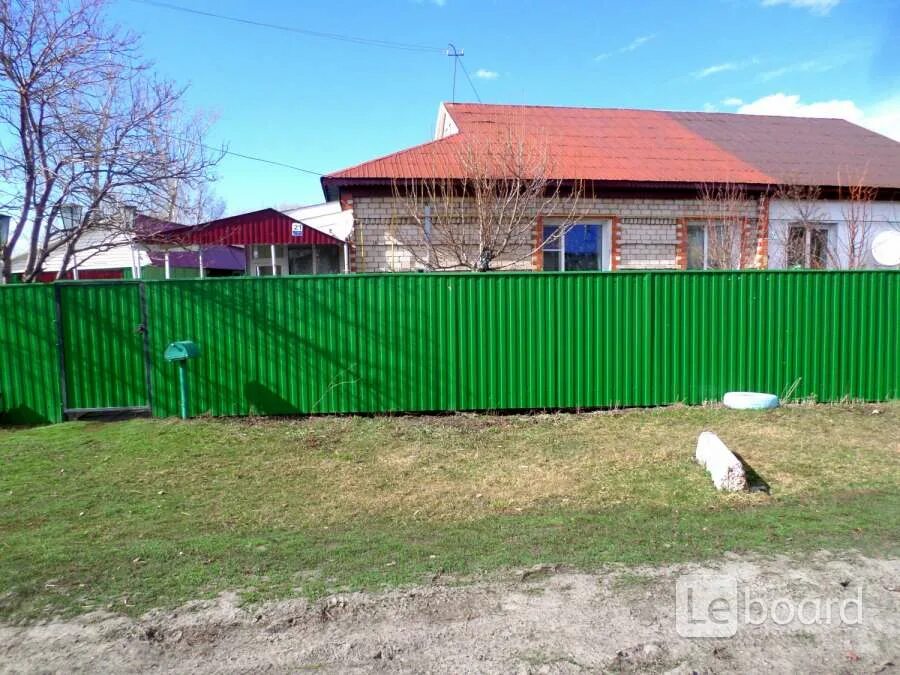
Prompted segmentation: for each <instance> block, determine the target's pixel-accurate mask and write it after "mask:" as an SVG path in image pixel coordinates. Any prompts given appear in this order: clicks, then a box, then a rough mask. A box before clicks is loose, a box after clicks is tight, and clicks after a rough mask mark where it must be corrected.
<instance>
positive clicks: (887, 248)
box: [872, 230, 900, 267]
mask: <svg viewBox="0 0 900 675" xmlns="http://www.w3.org/2000/svg"><path fill="white" fill-rule="evenodd" d="M872 257H873V258H875V262H877V263H878V264H879V265H884V266H885V267H894V266H896V265H900V232H894V231H891V230H888V231H887V232H881V233H879V234H878V236H876V237H875V239H873V240H872Z"/></svg>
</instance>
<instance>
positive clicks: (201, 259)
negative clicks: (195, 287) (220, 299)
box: [197, 247, 206, 279]
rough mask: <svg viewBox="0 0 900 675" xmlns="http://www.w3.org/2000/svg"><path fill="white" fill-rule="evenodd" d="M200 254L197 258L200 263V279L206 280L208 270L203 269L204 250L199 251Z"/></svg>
mask: <svg viewBox="0 0 900 675" xmlns="http://www.w3.org/2000/svg"><path fill="white" fill-rule="evenodd" d="M199 251H200V254H199V255H198V256H197V260H198V261H199V262H200V278H201V279H205V278H206V270H204V269H203V248H202V247H201V248H200V249H199Z"/></svg>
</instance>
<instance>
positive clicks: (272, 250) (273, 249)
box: [269, 244, 277, 277]
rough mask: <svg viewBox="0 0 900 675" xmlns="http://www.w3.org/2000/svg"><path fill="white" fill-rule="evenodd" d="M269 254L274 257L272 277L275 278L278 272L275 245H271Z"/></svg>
mask: <svg viewBox="0 0 900 675" xmlns="http://www.w3.org/2000/svg"><path fill="white" fill-rule="evenodd" d="M269 253H270V254H271V256H272V276H273V277H274V276H275V275H276V274H277V272H275V244H269Z"/></svg>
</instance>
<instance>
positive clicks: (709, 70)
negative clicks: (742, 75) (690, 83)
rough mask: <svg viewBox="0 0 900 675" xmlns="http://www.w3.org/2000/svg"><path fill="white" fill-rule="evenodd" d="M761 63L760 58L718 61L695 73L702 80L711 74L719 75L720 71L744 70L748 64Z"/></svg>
mask: <svg viewBox="0 0 900 675" xmlns="http://www.w3.org/2000/svg"><path fill="white" fill-rule="evenodd" d="M757 63H759V59H758V58H752V59H745V60H744V61H726V62H724V63H717V64H715V65H712V66H708V67H706V68H703V69H701V70H698V71H696V72H695V73H694V74H693V75H694V77H695V78H697V79H698V80H702V79H704V78H706V77H709V76H710V75H718V74H719V73H727V72H728V71H730V70H743V69H744V68H747V67H748V66H752V65H754V64H757Z"/></svg>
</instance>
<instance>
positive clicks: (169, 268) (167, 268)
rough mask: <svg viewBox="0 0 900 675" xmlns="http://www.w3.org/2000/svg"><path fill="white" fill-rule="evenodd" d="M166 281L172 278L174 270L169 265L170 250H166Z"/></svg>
mask: <svg viewBox="0 0 900 675" xmlns="http://www.w3.org/2000/svg"><path fill="white" fill-rule="evenodd" d="M165 267H166V279H171V278H172V268H171V266H170V264H169V249H166V255H165Z"/></svg>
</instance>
